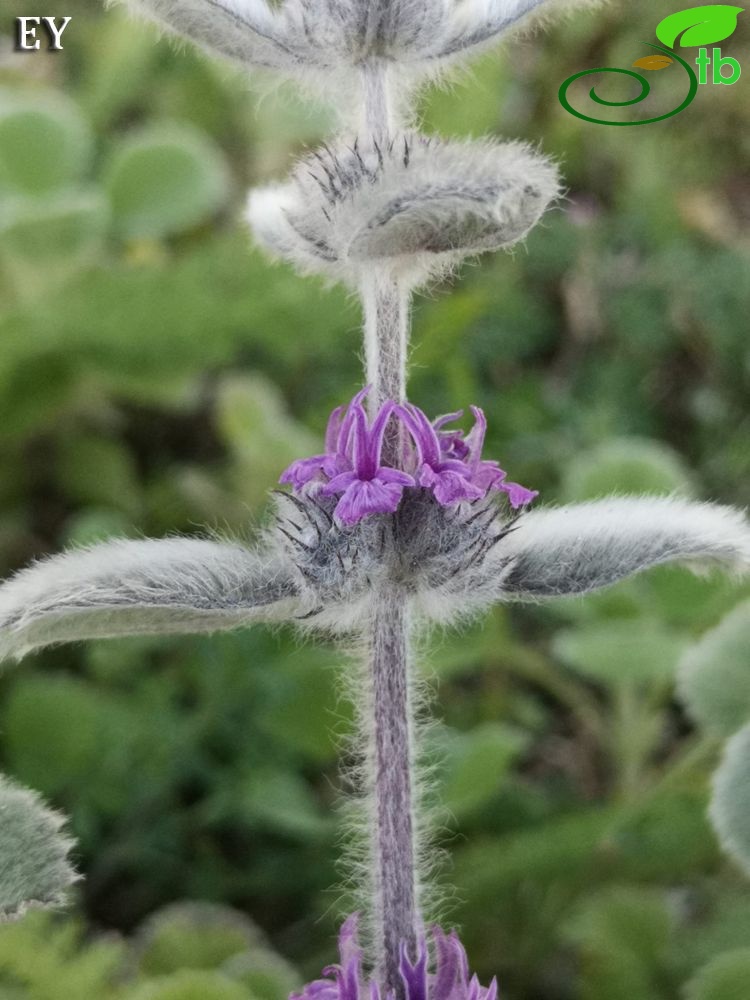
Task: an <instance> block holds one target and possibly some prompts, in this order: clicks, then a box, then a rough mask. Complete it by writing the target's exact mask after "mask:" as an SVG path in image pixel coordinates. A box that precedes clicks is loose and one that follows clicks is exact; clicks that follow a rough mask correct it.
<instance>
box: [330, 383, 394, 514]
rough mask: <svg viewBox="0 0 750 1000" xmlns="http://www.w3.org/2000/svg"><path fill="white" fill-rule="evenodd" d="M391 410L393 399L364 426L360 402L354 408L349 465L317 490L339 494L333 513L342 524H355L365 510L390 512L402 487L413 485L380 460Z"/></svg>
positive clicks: (380, 512)
mask: <svg viewBox="0 0 750 1000" xmlns="http://www.w3.org/2000/svg"><path fill="white" fill-rule="evenodd" d="M395 410H396V404H395V403H392V402H387V403H385V404H384V405H383V406H382V407H381V408H380V411H379V413H378V415H377V416H376V417H375V419H374V420H373V422H372V426H371V427H368V426H367V417H366V416H365V411H364V409H363V408H362V406H361V405H357V406H356V407H355V408H354V423H353V427H352V432H351V464H352V468H351V469H350V470H347V471H345V472H340V473H339V474H338V475H336V476H334V477H333V478H332V479H331V480H330V482H329V483H328V484H327V485H326V486H324V487H323V489H322V490H321V493H322V494H323V495H324V496H338V495H339V494H340V495H341V499H340V500H339V502H338V504H337V505H336V509H335V511H334V516H335V517H336V518H337V519H338V520H339V521H340V522H341V523H342V524H348V525H352V524H356V523H357V522H358V521H361V520H362V518H363V517H367V515H368V514H392V513H393V511H394V510H396V508H397V507H398V505H399V503H400V502H401V497H402V495H403V492H404V487H406V486H414V477H413V476H410V475H409V474H408V473H406V472H402V471H400V470H399V469H391V468H389V467H387V466H383V465H381V464H380V459H381V453H382V450H383V436H384V434H385V429H386V427H387V425H388V421H389V420H390V419H391V417H392V416H393V414H394V412H395Z"/></svg>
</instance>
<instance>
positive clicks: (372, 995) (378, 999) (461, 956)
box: [289, 915, 497, 1000]
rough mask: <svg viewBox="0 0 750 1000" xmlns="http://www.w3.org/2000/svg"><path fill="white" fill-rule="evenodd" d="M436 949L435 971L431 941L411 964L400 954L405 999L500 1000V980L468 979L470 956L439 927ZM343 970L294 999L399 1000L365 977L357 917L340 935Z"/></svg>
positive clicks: (333, 969) (332, 969)
mask: <svg viewBox="0 0 750 1000" xmlns="http://www.w3.org/2000/svg"><path fill="white" fill-rule="evenodd" d="M431 938H432V943H433V945H434V954H435V967H434V972H430V971H429V969H428V953H427V941H426V940H425V939H422V941H420V943H419V947H418V950H417V956H416V960H415V961H413V962H412V960H411V958H410V957H409V955H408V950H407V948H406V946H405V945H402V949H401V963H400V970H399V971H400V973H401V980H402V983H403V987H404V1000H497V981H496V980H494V979H493V980H492V982H491V983H490V985H489V986H488V987H484V986H480V985H479V980H478V979H477V977H476V976H471V977H470V976H469V963H468V960H467V958H466V952H465V951H464V948H463V945H462V944H461V942H460V941H459V939H458V935H457V934H456V932H455V931H451V932H450V934H446V933H445V932H444V931H443V930H441V929H440V928H439V927H434V928H433V929H432V933H431ZM339 955H340V962H339V964H338V965H331V966H329V967H328V968H326V969H324V970H323V975H324V976H325V978H324V979H316V980H315V982H312V983H309V984H308V985H307V986H306V987H305V988H304V989H303V991H302V992H301V993H294V994H292V996H291V997H290V998H289V1000H394V997H393V992H392V991H390V990H388V991H385V990H384V989H383V988H382V986H381V985H380V984H379V983H377V982H374V981H372V980H370V981H369V982H367V981H366V980H365V978H364V975H363V972H362V950H361V948H360V947H359V945H358V943H357V917H356V915H355V916H351V917H349V919H348V920H347V921H346V922H345V923H344V925H343V927H342V928H341V933H340V934H339Z"/></svg>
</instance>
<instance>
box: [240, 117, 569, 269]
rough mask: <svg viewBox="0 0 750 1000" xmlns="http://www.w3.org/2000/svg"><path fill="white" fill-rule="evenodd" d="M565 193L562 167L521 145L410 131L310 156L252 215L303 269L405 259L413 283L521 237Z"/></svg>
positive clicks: (264, 238)
mask: <svg viewBox="0 0 750 1000" xmlns="http://www.w3.org/2000/svg"><path fill="white" fill-rule="evenodd" d="M557 193H558V175H557V169H556V168H555V167H554V166H553V165H552V164H551V163H550V162H549V161H548V160H546V159H545V158H544V157H542V156H539V155H538V154H536V153H534V152H532V151H531V150H530V149H529V148H527V147H525V146H523V145H521V144H519V143H503V144H501V143H490V142H484V143H480V142H475V143H464V142H446V141H442V140H437V139H426V138H425V137H424V136H418V135H414V134H411V133H407V134H403V135H400V136H397V137H395V138H394V139H393V141H392V142H391V143H389V145H388V147H387V149H385V150H381V149H380V147H377V148H375V149H366V148H365V147H364V146H362V147H359V146H357V145H354V146H339V147H337V148H335V149H332V150H327V151H326V153H325V154H320V153H318V154H315V155H313V156H312V157H307V158H305V159H304V160H302V161H301V162H300V163H299V164H298V166H297V169H296V170H295V173H294V175H293V178H292V182H291V183H289V184H286V185H283V186H277V187H273V188H265V189H261V190H257V191H254V192H253V193H252V195H251V198H250V202H249V208H248V217H249V220H250V223H251V225H252V227H253V230H254V232H255V235H256V237H257V238H258V240H259V241H260V243H261V244H262V245H263V246H264V247H265V248H266V249H268V250H270V251H271V252H272V253H274V254H275V255H277V256H279V257H282V258H285V259H287V260H290V261H292V262H293V263H295V264H297V265H298V266H299V267H300V268H301V269H302V270H306V271H313V272H322V273H324V274H329V275H333V276H334V277H337V278H340V279H342V280H349V281H351V280H353V279H356V278H357V277H358V275H359V274H360V273H361V272H363V271H364V272H368V271H369V270H370V269H371V267H372V264H373V262H374V261H380V262H388V261H390V262H393V261H396V260H398V261H400V263H401V265H402V271H401V273H402V274H403V276H404V279H405V280H407V281H411V283H413V284H414V283H417V282H419V281H420V280H424V278H425V277H426V276H427V275H428V274H429V273H430V272H431V271H433V270H435V269H436V268H437V269H440V268H441V267H445V266H450V265H453V264H455V263H457V262H458V261H460V260H461V259H462V258H463V257H465V256H466V255H467V254H476V253H480V252H481V251H484V250H497V249H499V248H500V247H509V246H511V245H512V244H514V243H516V242H517V241H518V240H520V239H522V238H523V237H524V236H525V235H526V234H527V233H528V232H529V230H530V229H531V228H532V227H533V226H534V225H535V224H536V223H537V222H538V221H539V219H540V217H541V215H542V214H543V212H544V210H545V209H546V207H547V205H548V204H549V202H550V201H551V200H552V199H553V198H554V197H555V196H556V195H557Z"/></svg>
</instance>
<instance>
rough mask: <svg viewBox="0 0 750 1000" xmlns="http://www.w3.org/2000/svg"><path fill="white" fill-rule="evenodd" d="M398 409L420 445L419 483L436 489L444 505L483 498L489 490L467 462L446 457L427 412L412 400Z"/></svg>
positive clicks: (437, 498)
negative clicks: (479, 482) (473, 477)
mask: <svg viewBox="0 0 750 1000" xmlns="http://www.w3.org/2000/svg"><path fill="white" fill-rule="evenodd" d="M398 412H399V415H400V416H401V419H402V420H403V422H404V424H406V427H407V428H408V430H409V433H410V434H411V436H412V438H413V439H414V444H415V446H416V449H417V469H416V473H415V478H416V480H417V483H418V484H419V486H424V487H426V488H427V489H429V490H432V492H433V494H434V496H435V499H436V500H437V502H438V503H439V504H442V506H443V507H449V506H450V505H451V504H454V503H458V502H459V501H461V500H480V499H481V498H482V497H483V496H484V495H485V493H486V492H487V491H486V490H482V489H480V488H479V487H478V486H476V485H474V483H472V481H471V469H470V468H469V466H468V465H467V463H466V462H463V461H461V460H460V459H457V458H448V457H446V454H445V452H444V451H443V450H442V449H441V447H440V438H439V437H438V432H437V431H436V430H435V428H434V427H433V425H432V424H431V423H430V421H429V420H428V419H427V417H426V416H425V414H424V413H423V412H422V411H421V410H420V409H419V408H418V407H416V406H414V405H412V404H411V403H406V404H405V405H404V406H400V407H398ZM446 419H448V418H446Z"/></svg>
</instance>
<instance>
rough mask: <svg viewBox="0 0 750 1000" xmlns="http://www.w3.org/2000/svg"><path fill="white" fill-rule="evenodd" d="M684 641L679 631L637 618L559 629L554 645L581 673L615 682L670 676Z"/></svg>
mask: <svg viewBox="0 0 750 1000" xmlns="http://www.w3.org/2000/svg"><path fill="white" fill-rule="evenodd" d="M685 644H686V640H685V638H684V637H683V636H682V635H681V634H680V633H678V632H673V631H671V630H670V629H666V628H664V627H663V626H662V625H660V624H658V623H656V622H649V621H643V620H640V619H635V620H622V621H610V622H592V623H589V624H583V625H581V626H579V627H578V628H575V629H567V630H565V631H561V632H558V633H557V634H556V635H555V636H554V638H553V640H552V649H553V651H554V653H555V655H556V656H558V657H559V658H560V659H561V660H563V661H564V662H565V663H567V664H568V666H570V667H572V668H573V669H574V670H577V671H578V672H579V673H581V674H584V675H585V676H586V677H591V678H593V679H594V680H597V681H601V682H603V683H605V684H609V685H615V686H616V685H622V684H633V683H643V682H646V683H648V682H662V681H664V680H665V679H668V678H670V677H671V676H672V675H673V673H674V670H675V667H676V665H677V661H678V660H679V657H680V655H681V653H682V651H683V650H684V648H685Z"/></svg>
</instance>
